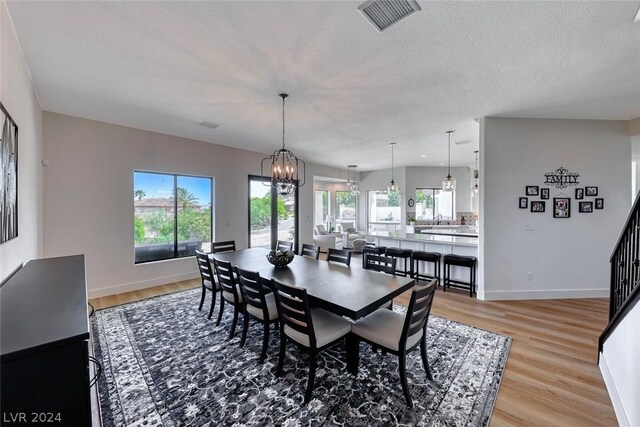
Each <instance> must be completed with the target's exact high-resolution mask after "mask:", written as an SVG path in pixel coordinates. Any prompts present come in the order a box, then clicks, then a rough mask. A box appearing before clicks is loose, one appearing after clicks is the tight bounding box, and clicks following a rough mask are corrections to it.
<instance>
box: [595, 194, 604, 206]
mask: <svg viewBox="0 0 640 427" xmlns="http://www.w3.org/2000/svg"><path fill="white" fill-rule="evenodd" d="M594 208H596V209H604V199H603V198H601V197H600V198H597V199H596V203H595V206H594Z"/></svg>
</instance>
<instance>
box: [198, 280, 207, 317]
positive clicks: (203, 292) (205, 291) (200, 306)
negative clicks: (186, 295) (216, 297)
mask: <svg viewBox="0 0 640 427" xmlns="http://www.w3.org/2000/svg"><path fill="white" fill-rule="evenodd" d="M206 294H207V289H206V288H205V287H204V285H202V296H201V297H200V305H199V306H198V311H202V304H204V296H205V295H206Z"/></svg>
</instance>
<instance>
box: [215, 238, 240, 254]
mask: <svg viewBox="0 0 640 427" xmlns="http://www.w3.org/2000/svg"><path fill="white" fill-rule="evenodd" d="M235 250H236V241H235V240H227V241H225V242H213V243H211V253H212V254H218V253H221V252H231V251H235Z"/></svg>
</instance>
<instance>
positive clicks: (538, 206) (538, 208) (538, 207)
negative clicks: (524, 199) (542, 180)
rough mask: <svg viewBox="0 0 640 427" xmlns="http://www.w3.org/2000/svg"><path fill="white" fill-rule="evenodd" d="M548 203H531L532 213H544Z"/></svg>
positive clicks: (535, 201)
mask: <svg viewBox="0 0 640 427" xmlns="http://www.w3.org/2000/svg"><path fill="white" fill-rule="evenodd" d="M545 205H546V203H545V202H543V201H540V200H533V201H531V212H533V213H542V212H544V210H545Z"/></svg>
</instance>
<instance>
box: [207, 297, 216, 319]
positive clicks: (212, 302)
mask: <svg viewBox="0 0 640 427" xmlns="http://www.w3.org/2000/svg"><path fill="white" fill-rule="evenodd" d="M215 305H216V291H213V292H211V307H210V308H209V315H208V316H207V319H209V320H211V316H212V315H213V307H215Z"/></svg>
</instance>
